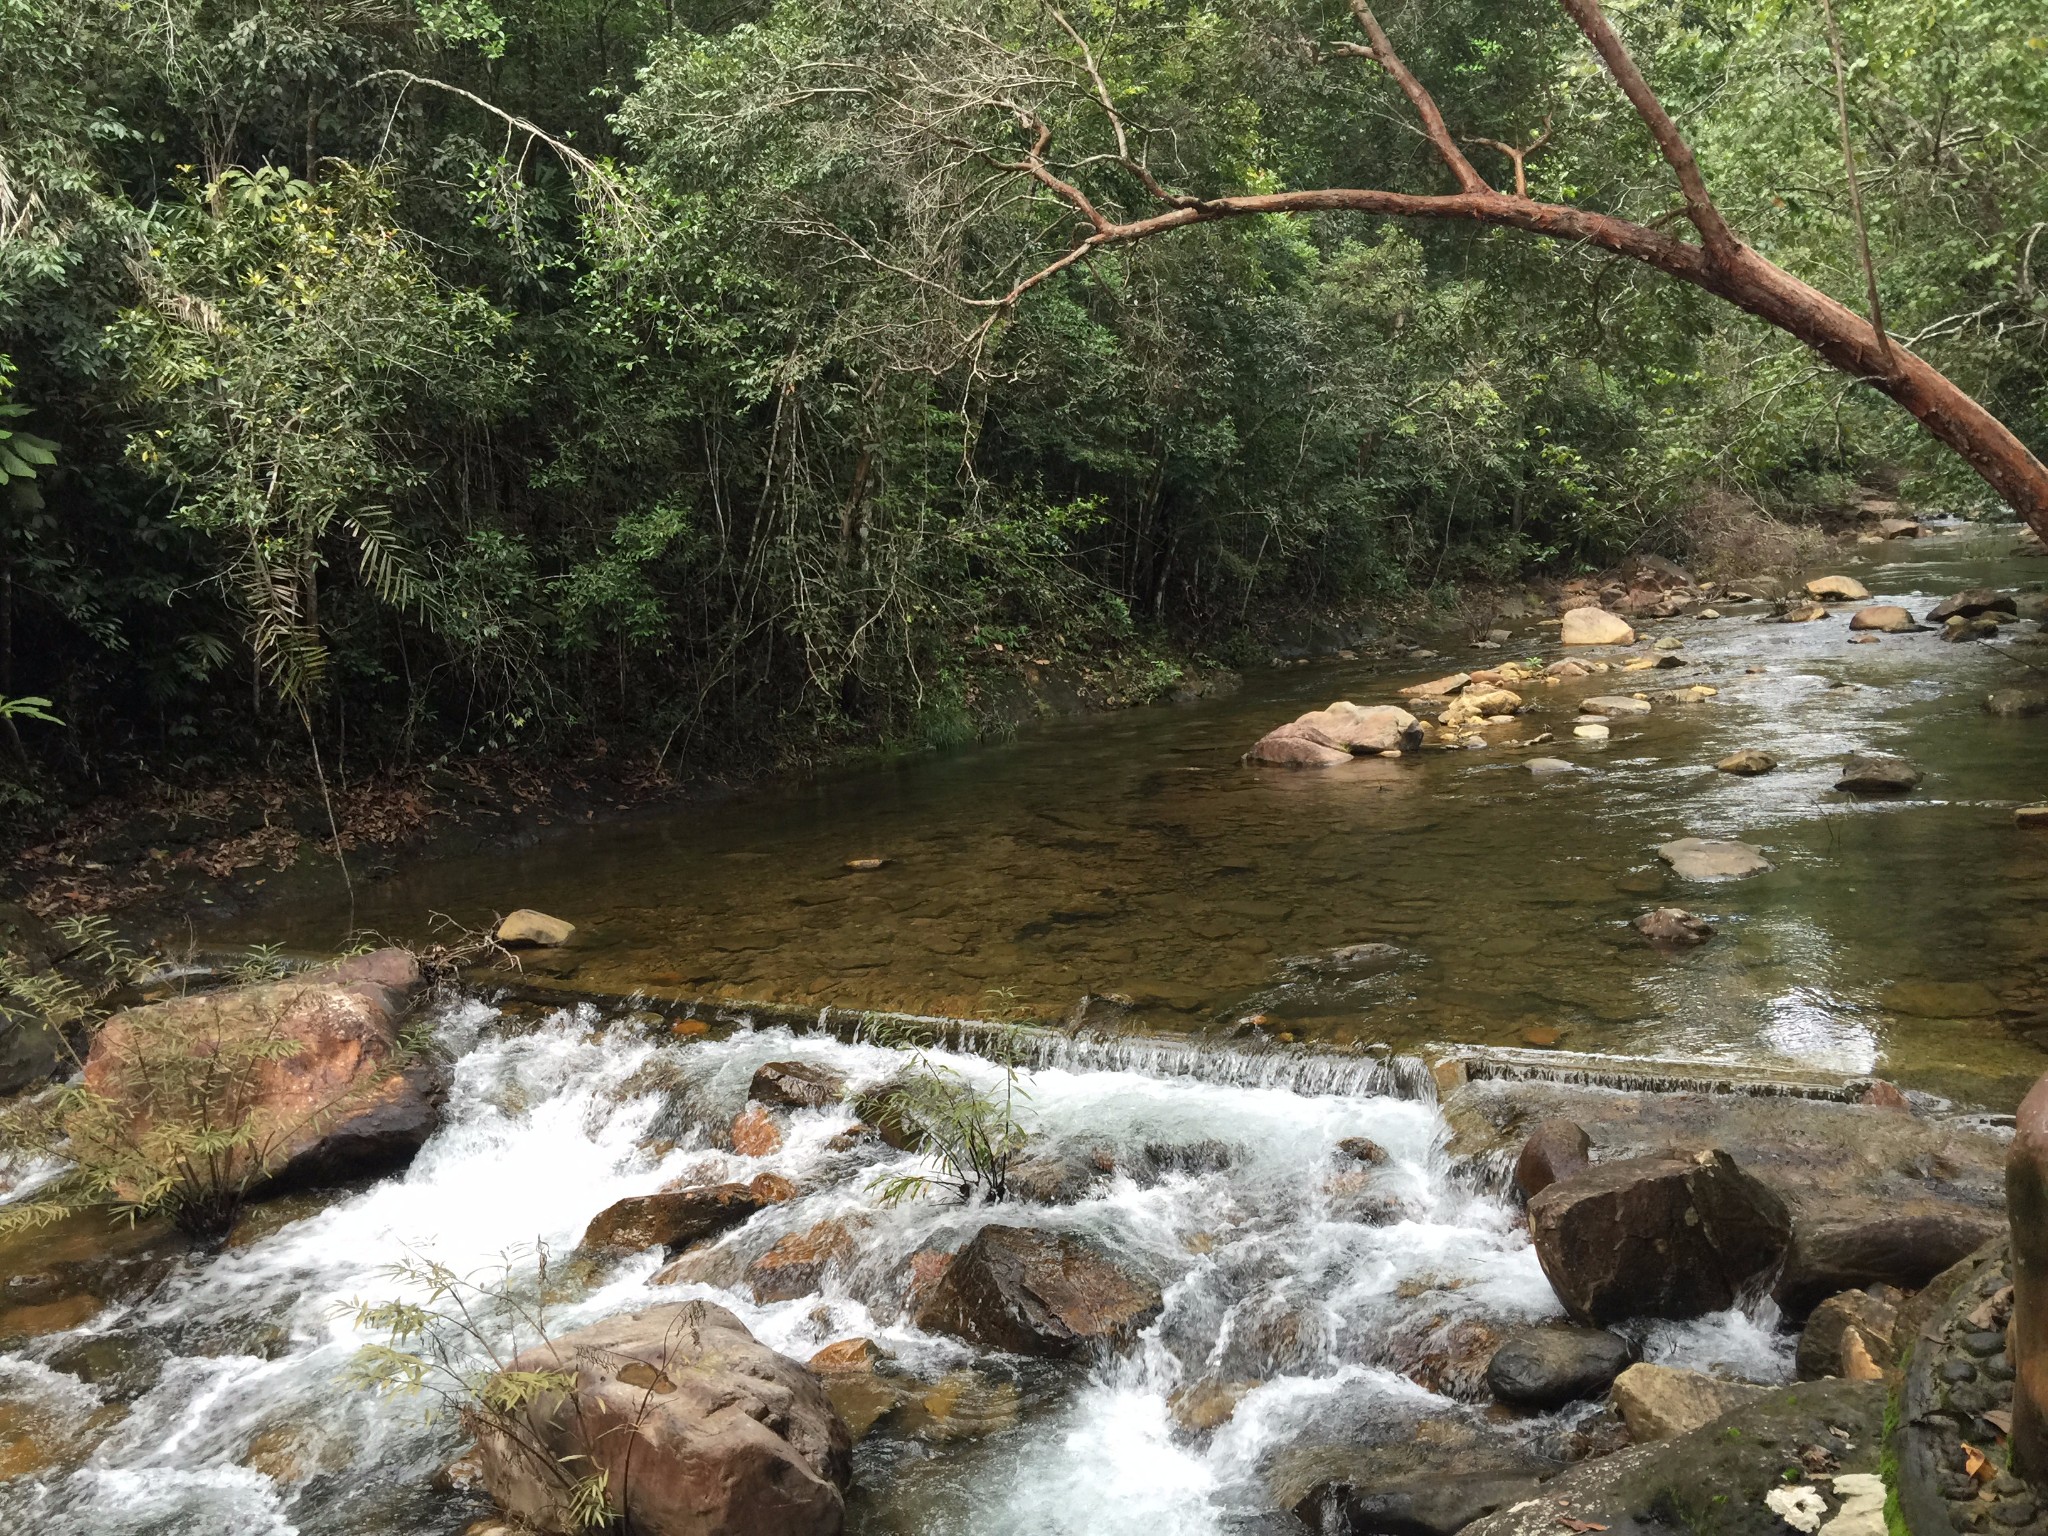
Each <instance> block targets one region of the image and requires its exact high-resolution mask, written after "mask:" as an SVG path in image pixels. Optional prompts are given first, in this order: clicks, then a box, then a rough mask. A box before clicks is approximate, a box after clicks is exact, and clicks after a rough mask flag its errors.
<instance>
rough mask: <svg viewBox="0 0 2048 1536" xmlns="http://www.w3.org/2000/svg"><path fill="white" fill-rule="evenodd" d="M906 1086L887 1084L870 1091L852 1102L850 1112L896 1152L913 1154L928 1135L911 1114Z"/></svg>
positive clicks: (894, 1083)
mask: <svg viewBox="0 0 2048 1536" xmlns="http://www.w3.org/2000/svg"><path fill="white" fill-rule="evenodd" d="M911 1104H912V1101H911V1098H910V1095H909V1092H908V1085H907V1084H905V1083H903V1082H901V1081H895V1082H887V1083H883V1084H881V1085H880V1086H879V1087H875V1088H870V1089H868V1090H867V1091H866V1092H864V1093H862V1094H860V1095H859V1096H858V1097H856V1098H855V1099H854V1101H853V1112H854V1114H855V1115H857V1116H858V1117H859V1118H860V1122H861V1124H863V1125H865V1126H868V1127H869V1128H870V1129H872V1130H873V1131H874V1133H875V1134H876V1135H877V1136H879V1137H881V1138H882V1141H883V1143H884V1144H885V1145H887V1146H891V1147H894V1148H895V1149H896V1150H897V1151H898V1152H915V1151H916V1150H917V1149H918V1148H919V1147H921V1146H923V1145H924V1144H925V1140H926V1137H927V1132H926V1131H925V1128H924V1126H923V1125H922V1124H921V1123H920V1122H919V1121H918V1118H917V1116H916V1115H915V1114H914V1113H913V1112H912V1108H911Z"/></svg>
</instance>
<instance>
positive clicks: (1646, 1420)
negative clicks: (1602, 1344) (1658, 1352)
mask: <svg viewBox="0 0 2048 1536" xmlns="http://www.w3.org/2000/svg"><path fill="white" fill-rule="evenodd" d="M1762 1396H1764V1388H1762V1387H1752V1386H1748V1385H1745V1384H1743V1383H1741V1382H1734V1381H1722V1380H1721V1379H1719V1378H1718V1377H1714V1376H1709V1375H1707V1374H1706V1373H1705V1372H1703V1371H1687V1370H1681V1369H1678V1368H1677V1367H1675V1366H1668V1365H1632V1366H1630V1367H1629V1368H1628V1369H1627V1370H1625V1371H1623V1372H1622V1373H1621V1375H1620V1376H1618V1377H1616V1378H1615V1382H1614V1407H1615V1411H1616V1412H1618V1413H1619V1414H1620V1415H1621V1421H1622V1422H1623V1423H1624V1424H1626V1425H1628V1432H1629V1437H1630V1438H1631V1439H1632V1440H1634V1441H1635V1442H1636V1444H1638V1445H1648V1444H1649V1443H1650V1442H1651V1441H1653V1440H1670V1439H1674V1438H1675V1437H1677V1436H1679V1435H1683V1434H1686V1433H1687V1432H1689V1431H1691V1430H1695V1429H1698V1428H1699V1427H1700V1426H1701V1425H1702V1424H1711V1423H1712V1422H1713V1421H1714V1420H1715V1419H1718V1418H1720V1417H1721V1415H1722V1414H1724V1413H1727V1412H1728V1411H1729V1410H1730V1409H1734V1408H1740V1407H1741V1406H1742V1405H1743V1404H1745V1403H1749V1402H1753V1401H1755V1400H1756V1399H1757V1398H1760V1397H1762Z"/></svg>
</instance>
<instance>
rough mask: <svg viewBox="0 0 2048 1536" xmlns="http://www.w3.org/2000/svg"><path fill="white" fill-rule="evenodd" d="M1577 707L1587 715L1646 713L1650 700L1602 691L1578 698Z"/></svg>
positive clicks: (1648, 710)
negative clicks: (1590, 696) (1588, 697)
mask: <svg viewBox="0 0 2048 1536" xmlns="http://www.w3.org/2000/svg"><path fill="white" fill-rule="evenodd" d="M1579 708H1580V709H1583V710H1584V711H1585V712H1586V713H1587V714H1589V715H1647V714H1648V713H1649V712H1650V701H1649V700H1648V699H1638V698H1635V697H1633V696H1632V695H1630V694H1626V693H1603V694H1600V695H1599V696H1597V697H1595V698H1590V699H1581V700H1579Z"/></svg>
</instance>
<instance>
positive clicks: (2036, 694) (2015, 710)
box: [1984, 688, 2048, 720]
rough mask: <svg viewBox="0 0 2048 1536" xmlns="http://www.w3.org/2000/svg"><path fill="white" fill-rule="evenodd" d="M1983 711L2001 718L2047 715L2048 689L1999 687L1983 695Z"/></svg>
mask: <svg viewBox="0 0 2048 1536" xmlns="http://www.w3.org/2000/svg"><path fill="white" fill-rule="evenodd" d="M1984 712H1985V713H1986V714H1987V715H1996V716H1998V717H1999V718H2000V719H2002V720H2024V719H2031V718H2032V717H2033V716H2035V715H2048V691H2043V690H2042V689H2039V688H1999V689H1995V690H1993V691H1992V692H1990V693H1987V694H1986V695H1985V696H1984Z"/></svg>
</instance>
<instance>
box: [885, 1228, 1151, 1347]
mask: <svg viewBox="0 0 2048 1536" xmlns="http://www.w3.org/2000/svg"><path fill="white" fill-rule="evenodd" d="M1159 1309H1160V1295H1159V1288H1158V1286H1156V1285H1154V1284H1152V1283H1151V1282H1150V1281H1148V1280H1143V1279H1140V1278H1139V1277H1138V1276H1135V1275H1133V1274H1131V1273H1129V1272H1128V1271H1127V1270H1125V1269H1123V1268H1121V1267H1120V1266H1118V1265H1117V1264H1116V1262H1115V1261H1114V1260H1112V1259H1111V1258H1110V1257H1109V1256H1108V1255H1107V1254H1105V1253H1103V1252H1102V1251H1101V1250H1100V1249H1098V1248H1096V1247H1094V1246H1093V1245H1092V1244H1089V1243H1086V1242H1084V1241H1082V1240H1081V1239H1080V1238H1077V1237H1072V1236H1069V1235H1067V1234H1065V1233H1056V1232H1040V1231H1037V1230H1034V1229H1032V1228H1027V1227H998V1226H988V1227H983V1228H982V1229H981V1230H980V1231H979V1232H977V1233H975V1234H974V1237H973V1240H972V1241H970V1242H969V1243H968V1244H967V1246H966V1247H965V1248H962V1249H961V1250H960V1252H959V1253H957V1254H956V1255H954V1258H953V1262H952V1263H951V1264H948V1265H947V1266H946V1269H945V1273H943V1274H942V1275H940V1276H939V1278H938V1281H937V1283H936V1284H934V1285H933V1286H932V1287H931V1289H930V1291H929V1292H928V1293H927V1294H926V1295H925V1298H924V1300H923V1301H922V1303H921V1304H920V1305H919V1306H918V1308H917V1325H918V1326H919V1327H920V1328H924V1329H927V1330H928V1331H931V1332H934V1333H950V1334H955V1335H957V1336H958V1337H960V1338H963V1339H966V1340H967V1341H968V1342H969V1343H972V1344H979V1345H981V1346H982V1347H983V1348H984V1349H1003V1350H1009V1351H1011V1352H1012V1353H1014V1354H1020V1355H1046V1356H1051V1357H1055V1358H1058V1357H1063V1356H1067V1355H1072V1354H1074V1353H1076V1352H1077V1351H1078V1350H1080V1349H1081V1348H1082V1347H1083V1346H1084V1345H1087V1344H1089V1343H1092V1342H1100V1343H1105V1344H1115V1343H1120V1342H1122V1341H1123V1340H1125V1339H1127V1338H1129V1337H1130V1336H1131V1335H1132V1334H1134V1333H1136V1332H1137V1331H1138V1330H1139V1329H1140V1328H1143V1327H1144V1326H1145V1325H1146V1324H1147V1323H1149V1322H1151V1321H1152V1319H1153V1318H1155V1317H1157V1316H1158V1315H1159Z"/></svg>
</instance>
